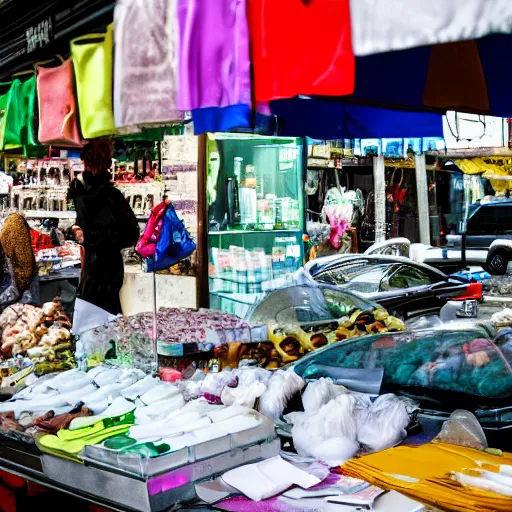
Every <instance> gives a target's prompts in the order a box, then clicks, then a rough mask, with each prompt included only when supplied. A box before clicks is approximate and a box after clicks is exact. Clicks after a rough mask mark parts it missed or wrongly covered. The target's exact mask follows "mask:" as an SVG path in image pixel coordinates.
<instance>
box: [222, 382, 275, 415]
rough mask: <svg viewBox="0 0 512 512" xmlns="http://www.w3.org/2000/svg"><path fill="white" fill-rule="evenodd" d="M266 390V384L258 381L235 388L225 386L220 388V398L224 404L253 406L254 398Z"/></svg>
mask: <svg viewBox="0 0 512 512" xmlns="http://www.w3.org/2000/svg"><path fill="white" fill-rule="evenodd" d="M266 390H267V386H265V384H263V382H258V381H254V382H251V383H250V384H248V385H246V386H241V385H238V386H237V387H236V388H232V387H229V386H225V387H224V389H223V390H222V394H221V400H222V403H223V404H224V405H243V406H245V407H250V408H253V407H254V404H255V403H256V400H257V399H258V398H259V397H260V396H261V395H263V393H265V391H266Z"/></svg>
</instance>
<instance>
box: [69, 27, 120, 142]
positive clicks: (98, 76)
mask: <svg viewBox="0 0 512 512" xmlns="http://www.w3.org/2000/svg"><path fill="white" fill-rule="evenodd" d="M113 30H114V26H113V25H109V26H108V28H107V32H106V34H87V35H84V36H81V37H78V38H76V39H73V41H71V54H72V56H73V65H74V68H75V77H76V90H77V96H78V107H79V112H80V127H81V129H82V135H83V136H84V137H85V138H86V139H93V138H96V137H103V136H105V135H112V134H114V133H115V132H116V129H115V124H114V110H113V105H112V53H113Z"/></svg>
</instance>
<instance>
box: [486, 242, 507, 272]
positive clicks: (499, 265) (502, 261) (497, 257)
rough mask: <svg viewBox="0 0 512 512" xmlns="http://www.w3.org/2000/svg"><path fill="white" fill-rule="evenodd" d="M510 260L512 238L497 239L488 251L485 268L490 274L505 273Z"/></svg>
mask: <svg viewBox="0 0 512 512" xmlns="http://www.w3.org/2000/svg"><path fill="white" fill-rule="evenodd" d="M510 261H512V238H511V239H510V240H504V239H500V240H495V241H494V242H493V243H492V244H491V247H490V248H489V252H488V253H487V260H486V262H485V268H486V269H487V270H488V272H489V273H490V274H494V275H504V274H506V273H507V268H508V264H509V262H510Z"/></svg>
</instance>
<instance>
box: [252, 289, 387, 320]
mask: <svg viewBox="0 0 512 512" xmlns="http://www.w3.org/2000/svg"><path fill="white" fill-rule="evenodd" d="M378 307H379V306H378V305H377V304H375V303H374V302H371V301H367V300H364V299H361V298H360V297H358V296H356V295H353V294H351V293H348V292H345V291H342V290H339V289H336V288H332V287H329V286H321V285H320V286H291V287H288V288H283V289H281V290H276V291H273V292H270V293H269V294H268V295H267V296H266V297H265V298H264V299H263V300H262V301H261V302H260V303H259V304H257V305H256V306H255V307H254V308H253V309H252V311H250V312H249V314H248V316H247V320H248V321H249V322H252V323H267V322H269V321H270V322H272V321H275V323H279V324H288V325H290V324H303V323H311V322H325V321H332V320H338V319H340V318H342V317H343V316H346V315H347V314H348V313H349V312H350V311H352V310H354V309H361V310H364V311H371V310H373V309H375V308H378Z"/></svg>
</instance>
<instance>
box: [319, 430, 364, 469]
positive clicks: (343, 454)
mask: <svg viewBox="0 0 512 512" xmlns="http://www.w3.org/2000/svg"><path fill="white" fill-rule="evenodd" d="M358 451H359V445H358V444H357V443H356V442H355V441H352V440H351V439H349V438H348V437H331V438H330V439H326V440H325V441H324V442H322V443H320V444H319V445H317V446H314V447H313V449H312V451H311V453H312V454H313V455H314V457H315V459H317V460H321V461H323V462H325V463H326V464H327V465H328V466H329V467H331V468H333V467H337V466H341V465H342V464H344V463H345V462H347V460H349V459H351V458H352V457H354V455H355V454H356V453H357V452H358Z"/></svg>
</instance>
